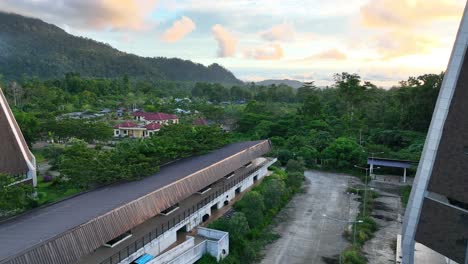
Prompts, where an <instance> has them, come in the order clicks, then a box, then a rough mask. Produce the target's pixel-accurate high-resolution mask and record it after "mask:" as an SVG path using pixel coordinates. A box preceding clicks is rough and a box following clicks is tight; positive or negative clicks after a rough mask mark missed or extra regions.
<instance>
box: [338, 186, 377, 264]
mask: <svg viewBox="0 0 468 264" xmlns="http://www.w3.org/2000/svg"><path fill="white" fill-rule="evenodd" d="M347 191H348V192H349V193H354V194H357V195H359V196H360V200H361V204H360V205H359V213H358V215H357V217H356V220H355V222H359V223H354V225H355V226H353V228H352V229H351V231H345V237H346V238H347V239H348V240H349V241H351V243H352V245H351V246H350V247H348V248H346V249H345V250H344V251H343V252H342V253H341V254H342V263H343V264H364V263H367V259H366V257H365V256H364V255H363V253H362V246H363V245H364V243H366V241H368V240H370V239H371V238H372V237H373V236H374V233H375V232H376V231H377V230H378V227H377V223H376V222H375V221H374V219H373V218H372V217H371V214H372V210H373V207H374V200H375V198H377V197H378V194H377V192H375V191H373V190H369V189H368V190H367V195H366V194H365V190H364V189H357V188H354V187H351V188H348V190H347ZM361 221H362V222H361Z"/></svg>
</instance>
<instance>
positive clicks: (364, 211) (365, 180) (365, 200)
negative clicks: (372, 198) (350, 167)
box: [354, 165, 369, 217]
mask: <svg viewBox="0 0 468 264" xmlns="http://www.w3.org/2000/svg"><path fill="white" fill-rule="evenodd" d="M354 167H355V168H358V169H362V170H366V177H365V178H364V183H365V186H364V203H363V204H364V210H363V213H364V217H365V216H366V204H367V171H368V170H369V168H364V167H359V166H358V165H354Z"/></svg>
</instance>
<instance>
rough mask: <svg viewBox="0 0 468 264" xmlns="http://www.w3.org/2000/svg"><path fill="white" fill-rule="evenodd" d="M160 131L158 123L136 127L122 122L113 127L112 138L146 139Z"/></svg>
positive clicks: (136, 125)
mask: <svg viewBox="0 0 468 264" xmlns="http://www.w3.org/2000/svg"><path fill="white" fill-rule="evenodd" d="M160 129H161V125H160V124H158V123H149V124H146V125H138V124H135V123H133V122H123V123H120V124H118V125H116V126H114V137H131V138H147V137H151V136H152V135H153V134H154V133H156V132H158V131H159V130H160Z"/></svg>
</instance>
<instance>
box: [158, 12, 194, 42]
mask: <svg viewBox="0 0 468 264" xmlns="http://www.w3.org/2000/svg"><path fill="white" fill-rule="evenodd" d="M195 28H196V25H195V23H194V22H193V21H192V19H190V18H188V17H186V16H184V17H182V18H181V19H180V20H177V21H175V22H174V24H172V26H171V27H170V28H168V29H166V31H165V32H164V34H163V35H162V37H161V38H162V40H164V41H165V42H176V41H179V40H181V39H182V38H184V37H185V36H186V35H187V34H189V33H190V32H192V31H193V30H195Z"/></svg>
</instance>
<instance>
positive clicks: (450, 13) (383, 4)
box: [360, 0, 463, 28]
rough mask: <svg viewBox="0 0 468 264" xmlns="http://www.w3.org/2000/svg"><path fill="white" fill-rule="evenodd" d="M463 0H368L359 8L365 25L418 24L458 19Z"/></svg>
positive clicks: (398, 25)
mask: <svg viewBox="0 0 468 264" xmlns="http://www.w3.org/2000/svg"><path fill="white" fill-rule="evenodd" d="M462 11H463V2H462V1H456V0H370V1H369V2H368V3H367V4H365V5H363V6H362V7H361V10H360V20H361V23H362V24H363V25H364V26H366V27H376V28H382V27H385V28H388V27H407V26H418V25H424V24H427V23H430V22H432V21H435V20H442V19H452V20H453V19H459V18H460V17H461V15H462Z"/></svg>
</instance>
